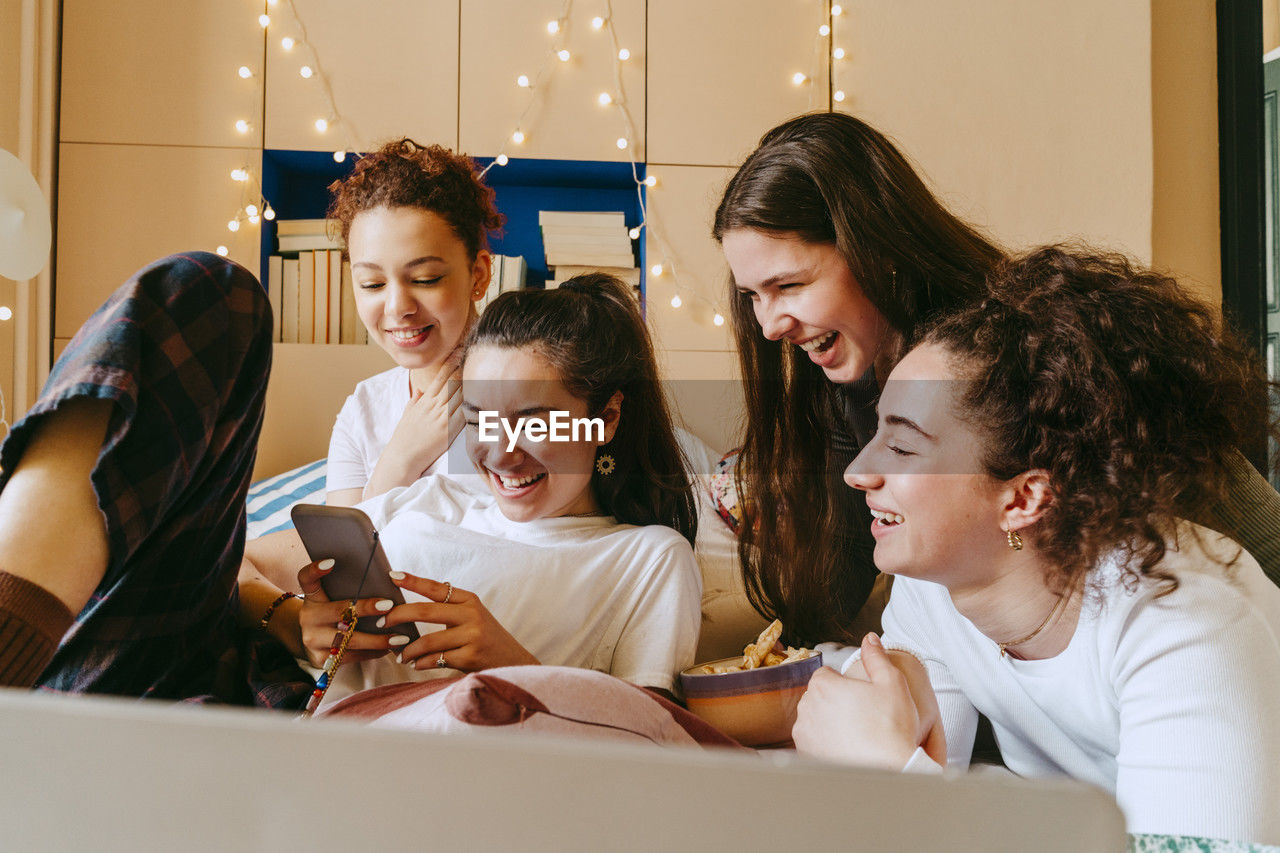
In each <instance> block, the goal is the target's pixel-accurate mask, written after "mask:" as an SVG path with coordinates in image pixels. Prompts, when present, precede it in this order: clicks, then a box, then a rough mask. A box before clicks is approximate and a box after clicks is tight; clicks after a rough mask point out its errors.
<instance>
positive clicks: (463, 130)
mask: <svg viewBox="0 0 1280 853" xmlns="http://www.w3.org/2000/svg"><path fill="white" fill-rule="evenodd" d="M564 5H565V4H564V3H563V2H561V0H528V2H519V3H516V2H511V0H467V1H466V2H465V3H463V4H462V29H461V35H460V37H459V41H460V43H461V45H462V54H461V78H460V80H459V87H458V91H459V105H458V110H459V118H460V121H459V140H460V145H461V147H462V149H463V150H464V151H466V152H467V153H469V154H473V155H478V156H487V157H493V156H496V155H498V154H499V153H506V154H507V155H508V156H510V157H556V158H560V159H566V160H614V161H620V160H621V161H625V160H628V159H631V158H635V159H636V160H641V161H642V160H643V159H644V157H645V148H644V134H645V125H644V121H645V106H646V104H645V98H646V96H645V79H644V73H645V71H644V69H645V61H646V56H645V21H644V10H645V3H644V2H643V0H614V2H613V3H612V7H613V19H612V20H611V21H609V22H608V24H607V25H605V26H602V27H601V28H599V29H596V28H594V27H593V26H592V19H593V18H594V17H596V16H600V15H603V14H604V4H603V3H600V4H582V3H580V4H577V5H576V6H573V7H572V11H571V15H570V17H569V18H568V19H567V20H565V21H561V22H559V30H558V32H556V33H550V32H548V29H547V24H548V23H549V22H551V21H553V20H556V19H557V17H558V16H559V15H560V13H561V11H562V10H563V8H564ZM611 33H616V41H617V47H615V39H614V37H613V35H612V34H611ZM619 49H626V50H628V51H629V52H630V57H629V58H628V59H627V60H626V61H623V62H619V60H618V58H617V56H618V50H619ZM559 50H566V51H568V54H567V55H568V60H567V61H561V60H560V59H559V58H558V56H557V53H558V51H559ZM521 76H524V77H527V78H528V80H529V83H530V85H529V86H528V87H527V88H525V87H521V86H520V85H518V83H517V81H518V79H519V78H520V77H521ZM619 81H621V87H619ZM602 94H606V95H608V96H609V100H610V103H609V104H607V105H601V103H600V96H601V95H602ZM623 106H625V110H624V109H623ZM628 116H629V118H630V120H629V121H628ZM517 130H518V131H519V132H520V133H522V134H524V141H523V142H515V141H514V140H513V138H512V136H513V134H514V133H515V132H516V131H517ZM619 140H626V147H624V148H619Z"/></svg>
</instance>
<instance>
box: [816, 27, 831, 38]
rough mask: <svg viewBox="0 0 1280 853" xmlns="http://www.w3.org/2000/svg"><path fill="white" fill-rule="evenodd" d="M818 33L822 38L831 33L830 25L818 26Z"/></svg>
mask: <svg viewBox="0 0 1280 853" xmlns="http://www.w3.org/2000/svg"><path fill="white" fill-rule="evenodd" d="M818 35H820V36H823V37H824V38H825V37H826V36H829V35H831V27H828V26H827V25H826V24H823V25H822V26H820V27H818Z"/></svg>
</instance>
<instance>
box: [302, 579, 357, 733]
mask: <svg viewBox="0 0 1280 853" xmlns="http://www.w3.org/2000/svg"><path fill="white" fill-rule="evenodd" d="M355 632H356V603H355V601H354V600H353V601H351V603H349V604H348V605H347V609H346V610H344V611H342V619H341V621H339V622H338V632H337V633H336V634H334V635H333V642H332V643H331V644H330V645H329V657H327V658H325V662H324V666H323V667H322V668H321V671H320V677H319V678H317V679H316V686H315V689H314V690H312V691H311V698H310V699H308V700H307V707H306V708H305V709H304V710H303V712H302V716H303V718H306V717H310V716H311V715H312V714H313V713H315V710H316V708H318V707H319V706H320V702H321V701H322V700H323V699H324V694H325V693H327V692H329V684H330V682H331V681H332V679H333V674H334V673H335V672H336V671H337V669H338V667H339V666H341V665H342V656H343V655H344V654H345V653H346V651H347V643H350V642H351V635H352V634H354V633H355Z"/></svg>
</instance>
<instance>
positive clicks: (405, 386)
mask: <svg viewBox="0 0 1280 853" xmlns="http://www.w3.org/2000/svg"><path fill="white" fill-rule="evenodd" d="M329 190H330V192H331V193H332V194H333V199H332V202H331V203H330V206H329V218H330V219H331V220H333V221H335V222H336V223H337V226H338V228H339V231H340V233H341V236H342V240H343V243H344V245H345V246H346V253H347V255H348V257H349V259H350V261H351V274H352V279H353V285H354V287H355V301H356V311H357V312H358V313H359V315H360V320H361V322H363V323H364V325H365V328H367V329H368V330H369V338H370V339H371V340H372V341H374V342H375V343H376V344H377V345H378V346H380V347H382V349H383V350H385V351H386V353H387V354H388V355H390V356H391V358H392V360H393V361H395V363H396V365H397V366H396V367H393V368H392V369H390V370H388V371H386V372H384V373H380V374H378V375H377V376H374V377H371V378H369V379H366V380H365V381H363V382H361V383H360V384H359V385H358V386H357V387H356V389H355V392H354V393H353V394H352V395H351V396H350V397H349V398H348V399H347V402H346V404H345V405H344V406H343V407H342V411H341V413H339V415H338V420H337V423H336V424H335V425H334V430H333V436H332V438H331V440H330V444H329V460H328V470H327V477H328V482H327V489H328V498H327V501H328V503H330V504H339V505H350V504H354V503H357V502H359V501H361V500H365V499H367V498H371V497H374V496H375V495H379V494H381V493H383V492H385V491H387V490H388V489H391V488H395V487H397V486H407V485H409V484H410V483H412V482H413V481H414V480H416V479H418V478H419V477H420V476H422V475H423V474H424V473H426V472H428V471H439V472H443V473H446V474H455V475H456V474H461V473H466V472H468V471H469V466H467V465H465V463H463V462H461V461H460V462H459V464H458V465H456V466H450V465H449V464H448V463H447V456H446V451H447V449H448V448H449V446H450V443H451V441H454V440H456V439H455V438H454V437H455V436H457V435H458V434H459V433H460V429H461V424H460V418H459V416H458V414H457V410H458V399H459V398H458V380H459V379H460V377H459V375H458V364H457V349H458V346H459V344H460V343H461V341H462V339H463V337H464V336H465V334H466V332H467V330H468V329H470V328H471V325H472V323H473V322H474V321H475V318H476V309H475V303H476V301H477V300H479V299H480V298H481V297H483V296H484V294H485V291H486V290H487V289H488V286H489V276H490V272H491V268H492V267H491V260H492V259H491V257H490V255H489V245H488V235H489V233H490V232H491V231H494V230H496V229H497V228H499V227H501V225H502V217H501V215H500V214H499V213H498V212H497V210H496V208H495V207H494V200H493V199H494V195H493V190H492V189H491V188H489V187H488V186H486V185H485V183H484V181H483V180H482V179H481V177H480V173H479V171H478V170H477V169H476V166H475V163H473V162H472V160H471V158H470V157H467V156H466V155H464V154H456V153H454V152H452V151H450V150H449V149H447V148H444V147H442V146H439V145H427V146H422V145H419V144H417V143H416V142H414V141H413V140H411V139H400V140H397V141H395V142H389V143H387V144H386V145H383V146H382V147H381V148H379V149H378V150H377V151H374V152H372V153H371V154H366V155H365V156H363V157H361V158H360V160H359V161H358V162H357V163H356V165H355V169H354V170H353V171H352V173H351V175H349V176H348V177H346V178H344V179H343V180H340V181H335V182H334V183H333V184H332V185H331V186H330V187H329ZM457 458H458V459H459V460H462V459H463V457H462V456H461V454H459V455H458V457H457ZM451 467H456V468H457V469H458V470H456V471H450V470H449V469H450V468H451Z"/></svg>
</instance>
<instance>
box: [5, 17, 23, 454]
mask: <svg viewBox="0 0 1280 853" xmlns="http://www.w3.org/2000/svg"><path fill="white" fill-rule="evenodd" d="M21 6H22V0H0V148H2V149H4V150H5V151H8V152H9V153H10V154H14V155H15V156H16V155H17V153H18V97H19V80H18V57H19V56H21V54H22V45H21V42H20V40H19V35H20V33H21V26H20V23H21V17H22V14H21V12H22V10H21ZM0 305H4V306H8V307H9V308H10V309H16V308H17V289H16V285H15V284H14V282H13V281H11V280H10V279H7V278H5V277H4V276H0ZM13 348H14V320H0V399H2V400H3V401H4V412H2V413H0V415H3V416H6V417H7V418H8V421H9V422H10V423H12V422H13V420H14V403H13V385H14V375H13V371H14V367H15V365H16V364H17V359H16V358H15V357H14V349H13ZM7 434H8V429H7V428H6V427H5V426H4V424H0V440H3V439H4V437H5V436H6V435H7Z"/></svg>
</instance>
